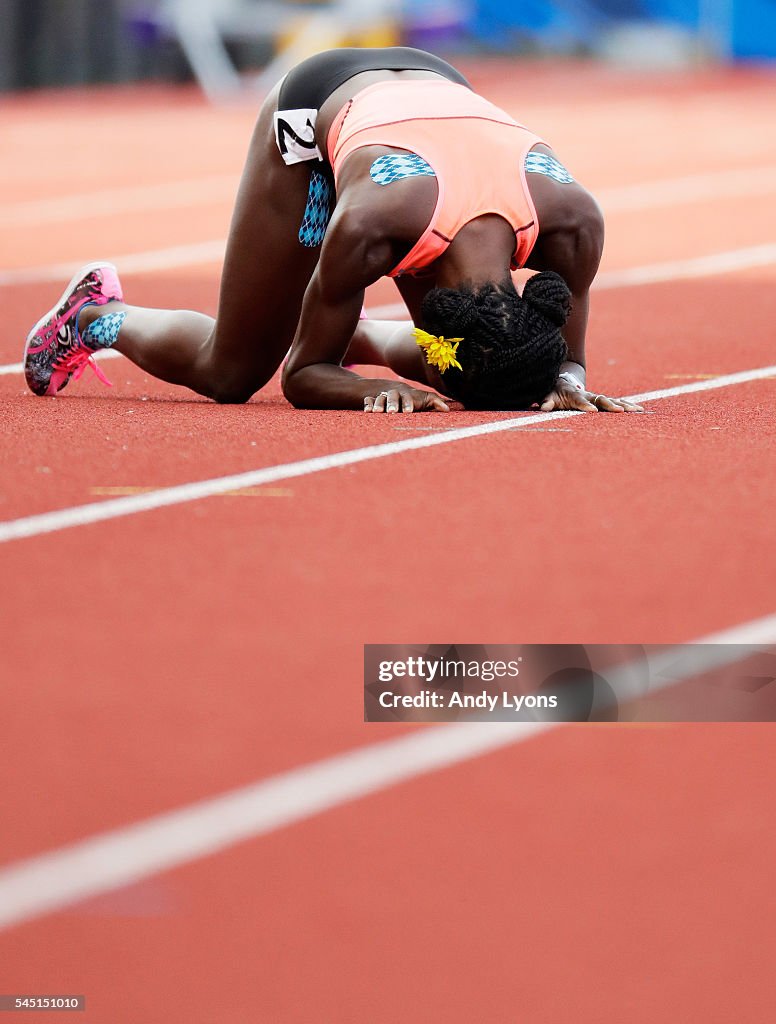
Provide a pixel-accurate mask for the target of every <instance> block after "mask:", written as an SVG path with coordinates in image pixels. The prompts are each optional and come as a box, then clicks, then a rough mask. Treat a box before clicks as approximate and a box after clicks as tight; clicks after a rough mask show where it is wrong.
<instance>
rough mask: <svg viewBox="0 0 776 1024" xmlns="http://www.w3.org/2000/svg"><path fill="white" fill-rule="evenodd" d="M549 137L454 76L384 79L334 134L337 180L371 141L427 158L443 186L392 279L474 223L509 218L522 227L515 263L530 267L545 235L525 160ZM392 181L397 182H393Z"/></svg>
mask: <svg viewBox="0 0 776 1024" xmlns="http://www.w3.org/2000/svg"><path fill="white" fill-rule="evenodd" d="M542 142H543V140H542V139H540V138H539V136H538V135H534V134H533V133H532V132H530V131H528V129H527V128H524V127H523V125H521V124H518V123H517V121H514V120H513V119H512V118H511V117H510V116H509V115H508V114H507V113H505V111H503V110H501V109H499V107H496V106H494V105H493V104H492V103H489V102H488V101H487V100H486V99H484V98H483V97H482V96H478V95H477V94H476V93H473V92H471V91H470V90H469V89H467V88H466V87H465V86H462V85H456V84H455V83H452V82H448V81H442V80H440V81H435V80H422V81H417V80H415V81H407V82H377V83H376V84H375V85H370V86H368V87H367V88H366V89H364V90H363V91H362V92H359V93H357V94H356V95H355V96H354V97H353V99H351V100H349V101H348V103H346V104H345V106H344V107H343V108H342V109H341V110H340V111H339V113H338V114H337V116H336V117H335V118H334V121H333V122H332V126H331V129H330V130H329V135H328V139H327V149H328V157H329V162H330V163H331V166H332V168H333V170H334V180H335V182H336V181H337V178H338V175H339V172H340V171H341V169H342V165H343V163H344V162H345V160H346V159H347V158H348V157H349V156H350V154H351V153H353V152H354V151H355V150H357V149H362V148H363V147H364V146H388V147H391V148H393V149H402V150H407V151H408V152H410V153H416V154H417V155H418V156H420V157H422V158H423V160H425V161H426V162H427V163H428V164H429V165H430V166H431V168H432V169H433V171H434V173H435V175H436V178H437V185H438V189H439V194H438V197H437V203H436V207H435V209H434V213H433V215H432V217H431V221H430V223H429V224H428V226H427V228H426V230H425V231H424V232H423V234H422V235H421V237H420V238H419V239H418V241H417V242H416V244H415V245H414V246H413V247H412V250H411V251H410V252H409V253H408V254H407V256H406V257H405V258H404V259H403V260H402V261H401V263H399V265H398V266H396V267H394V269H393V270H392V271H391V272H390V275H389V276H390V277H398V276H399V275H400V274H414V273H417V271H419V270H422V269H423V268H424V267H427V266H428V265H429V264H430V263H433V262H434V260H435V259H437V257H439V256H440V255H441V254H442V253H443V252H444V251H445V249H446V248H447V247H448V245H450V243H451V242H452V240H453V239H454V238H455V236H456V234H457V233H458V231H460V229H461V228H462V227H463V226H464V225H465V224H468V223H469V221H471V220H474V219H475V218H476V217H481V216H483V215H485V214H489V213H495V214H498V215H499V216H501V217H503V218H504V219H505V220H506V221H507V222H508V223H509V224H510V225H511V226H512V229H513V231H514V232H515V251H514V254H513V256H512V269H513V270H516V269H518V268H519V267H522V266H524V265H525V262H526V260H527V259H528V256H529V255H530V253H531V250H532V249H533V247H534V244H535V243H536V239H537V237H538V234H539V224H538V221H537V217H536V210H535V208H534V204H533V201H532V199H531V194H530V192H529V191H528V185H527V182H526V177H525V166H524V165H525V158H526V156H527V154H528V153H529V151H530V150H531V149H532V148H533V147H534V146H536V145H538V144H542ZM389 187H390V186H389Z"/></svg>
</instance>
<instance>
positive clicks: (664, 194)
mask: <svg viewBox="0 0 776 1024" xmlns="http://www.w3.org/2000/svg"><path fill="white" fill-rule="evenodd" d="M238 184H239V174H237V173H234V174H220V175H212V176H210V177H206V178H191V179H189V180H180V181H171V182H160V183H159V184H154V185H141V186H137V185H128V186H125V187H121V188H113V189H94V190H92V191H91V192H83V193H76V194H71V195H64V196H52V197H50V198H47V199H28V200H20V201H18V202H14V203H0V227H23V226H24V227H28V226H30V225H32V224H41V225H43V226H47V225H49V224H61V223H66V222H68V221H75V220H80V219H82V218H84V217H97V216H100V217H101V216H106V217H117V216H121V215H122V214H126V213H137V212H139V211H143V210H165V209H181V208H185V207H191V206H197V205H200V204H203V205H204V204H207V203H222V202H228V203H231V202H232V201H233V200H234V197H235V195H236V194H237V187H238ZM772 192H776V167H774V166H765V167H751V168H743V169H742V168H732V169H726V170H718V171H709V172H708V173H707V174H693V175H686V176H683V177H678V178H664V179H662V180H658V181H654V180H653V181H644V182H637V183H636V184H632V185H619V186H610V187H608V188H606V187H605V188H600V189H594V194H595V196H596V199H598V201H599V202H600V203H601V205H602V206H603V207H604V210H605V211H606V212H607V213H618V212H621V211H626V212H627V211H634V212H636V211H639V210H646V209H654V208H656V207H661V206H672V205H677V204H681V203H694V202H707V201H708V200H709V199H726V198H735V197H736V196H752V195H769V194H770V193H772Z"/></svg>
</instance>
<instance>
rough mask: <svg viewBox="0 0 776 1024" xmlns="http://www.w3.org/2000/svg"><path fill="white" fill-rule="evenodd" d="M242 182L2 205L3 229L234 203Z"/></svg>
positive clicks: (175, 184)
mask: <svg viewBox="0 0 776 1024" xmlns="http://www.w3.org/2000/svg"><path fill="white" fill-rule="evenodd" d="M238 184H239V175H235V174H221V175H217V176H213V177H210V178H200V179H199V180H192V181H170V182H166V183H162V184H158V185H144V186H142V187H137V186H128V187H126V188H113V189H104V190H97V189H95V190H94V191H92V192H84V193H82V194H80V195H69V196H57V197H54V198H51V199H33V200H28V201H26V202H24V201H21V202H18V203H12V204H8V205H5V204H0V228H12V227H29V225H31V224H37V223H41V222H42V223H43V224H44V225H46V226H47V225H49V224H61V223H63V222H65V221H73V220H81V219H83V218H88V217H102V216H108V217H117V216H120V215H121V214H125V213H137V212H138V211H140V210H172V209H181V208H185V207H190V206H198V205H200V204H202V205H204V204H207V203H221V202H232V201H233V199H234V197H235V195H236V194H237V186H238Z"/></svg>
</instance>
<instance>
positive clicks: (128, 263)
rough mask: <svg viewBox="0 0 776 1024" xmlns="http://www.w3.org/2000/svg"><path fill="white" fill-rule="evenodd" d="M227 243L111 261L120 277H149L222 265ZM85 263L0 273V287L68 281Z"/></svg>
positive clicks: (172, 248)
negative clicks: (177, 270)
mask: <svg viewBox="0 0 776 1024" xmlns="http://www.w3.org/2000/svg"><path fill="white" fill-rule="evenodd" d="M225 251H226V240H225V239H223V238H221V239H215V240H213V241H210V242H195V243H193V244H191V245H173V246H170V247H169V248H167V249H148V250H146V251H145V252H130V253H125V254H124V255H123V256H113V257H110V262H111V263H115V264H116V266H117V267H118V268H119V273H120V274H121V275H122V276H129V275H130V274H148V273H151V272H152V271H155V270H174V269H176V268H177V267H198V266H202V265H205V264H208V263H223V259H224V252H225ZM88 262H89V261H88V260H70V261H69V262H67V263H49V264H48V265H47V266H40V267H24V268H22V269H21V270H4V271H0V287H6V288H7V287H14V286H18V285H23V284H45V283H48V282H49V281H63V280H64V281H67V280H68V278H70V277H72V275H73V270H74V269H78V266H79V264H81V263H88Z"/></svg>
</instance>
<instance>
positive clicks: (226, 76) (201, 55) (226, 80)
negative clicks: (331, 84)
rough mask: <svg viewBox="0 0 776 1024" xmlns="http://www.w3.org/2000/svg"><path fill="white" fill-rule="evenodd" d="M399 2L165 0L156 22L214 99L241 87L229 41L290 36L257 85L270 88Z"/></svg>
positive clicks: (396, 8)
mask: <svg viewBox="0 0 776 1024" xmlns="http://www.w3.org/2000/svg"><path fill="white" fill-rule="evenodd" d="M400 6H401V0H331V2H329V3H325V4H312V3H310V4H305V3H287V2H286V3H284V2H282V0H161V3H160V6H159V9H158V23H159V25H160V27H162V28H163V29H164V30H165V31H167V32H169V33H170V34H171V35H173V36H174V37H175V38H176V39H177V40H178V42H179V43H180V45H181V48H182V49H183V52H184V54H185V55H186V59H187V60H188V62H189V64H190V66H191V69H192V72H193V73H194V76H195V77H196V79H197V81H198V82H199V84H200V86H201V87H202V89H203V91H204V92H205V93H206V94H207V95H208V96H209V97H210V98H211V99H215V98H221V97H224V96H227V95H229V94H233V93H235V92H237V91H238V90H239V89H240V86H241V79H240V76H239V75H238V73H237V71H236V69H235V67H234V64H233V63H232V61H231V59H230V57H229V53H228V51H227V48H226V45H225V44H226V41H227V40H246V39H273V40H277V39H279V38H281V37H283V36H285V37H287V41H286V45H285V46H284V47H283V48H282V49H281V51H280V52H279V53H278V54H277V56H276V57H275V58H274V59H273V60H272V61H271V62H270V64H269V65H268V66H267V67H266V68H265V69H264V70H263V71H262V73H261V75H259V77H258V85H259V86H260V87H262V88H263V89H265V90H266V89H267V88H269V87H271V86H272V85H274V84H275V82H277V81H278V80H279V79H280V78H281V77H282V76H283V75H284V74H285V73H286V72H287V71H288V70H290V68H292V67H293V66H294V65H295V64H297V63H298V62H299V61H300V60H304V59H305V58H306V57H309V56H311V55H312V54H314V53H319V52H320V51H321V50H326V49H329V48H330V47H334V46H338V45H341V44H342V40H343V39H344V38H345V37H347V36H350V35H353V34H358V33H361V32H366V31H368V30H369V29H370V28H372V27H373V26H375V25H378V24H380V23H381V22H385V21H386V20H388V19H390V18H392V17H393V16H394V15H396V14H397V13H398V12H399V9H400Z"/></svg>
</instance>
